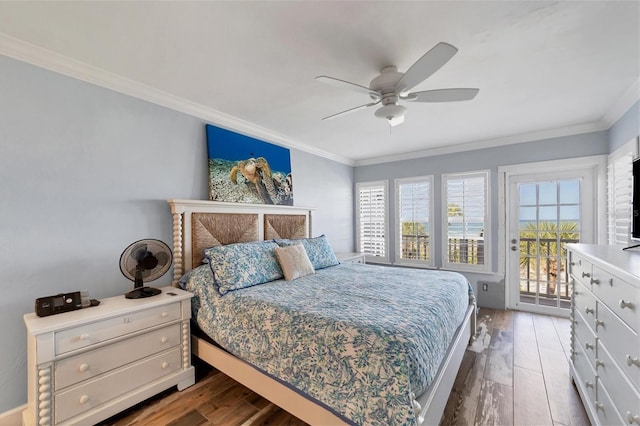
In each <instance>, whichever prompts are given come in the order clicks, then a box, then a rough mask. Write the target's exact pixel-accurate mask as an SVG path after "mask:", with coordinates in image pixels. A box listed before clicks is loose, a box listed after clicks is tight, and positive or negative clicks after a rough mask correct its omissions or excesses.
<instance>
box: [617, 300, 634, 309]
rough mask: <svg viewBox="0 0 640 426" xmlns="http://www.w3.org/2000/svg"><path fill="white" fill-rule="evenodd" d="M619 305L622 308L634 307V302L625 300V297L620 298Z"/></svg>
mask: <svg viewBox="0 0 640 426" xmlns="http://www.w3.org/2000/svg"><path fill="white" fill-rule="evenodd" d="M619 305H620V309H624V308H629V309H633V303H631V302H625V301H624V299H620V303H619Z"/></svg>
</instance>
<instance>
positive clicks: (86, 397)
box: [80, 395, 89, 404]
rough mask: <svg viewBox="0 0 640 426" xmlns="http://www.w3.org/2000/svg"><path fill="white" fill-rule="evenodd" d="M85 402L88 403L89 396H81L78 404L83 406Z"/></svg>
mask: <svg viewBox="0 0 640 426" xmlns="http://www.w3.org/2000/svg"><path fill="white" fill-rule="evenodd" d="M87 401H89V395H82V396H81V397H80V404H85V403H86V402H87Z"/></svg>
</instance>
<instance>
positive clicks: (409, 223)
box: [395, 176, 433, 266]
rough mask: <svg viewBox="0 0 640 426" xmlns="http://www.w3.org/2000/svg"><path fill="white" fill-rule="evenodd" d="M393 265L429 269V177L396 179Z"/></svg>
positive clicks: (430, 228)
mask: <svg viewBox="0 0 640 426" xmlns="http://www.w3.org/2000/svg"><path fill="white" fill-rule="evenodd" d="M395 193H396V197H397V202H396V242H397V248H396V263H397V264H403V263H404V264H413V265H415V264H422V265H425V266H433V256H432V254H431V243H432V226H431V224H432V218H433V176H426V177H417V178H408V179H396V180H395Z"/></svg>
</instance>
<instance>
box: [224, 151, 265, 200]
mask: <svg viewBox="0 0 640 426" xmlns="http://www.w3.org/2000/svg"><path fill="white" fill-rule="evenodd" d="M238 173H240V174H241V175H242V176H244V178H245V179H246V181H247V182H251V183H253V184H254V185H255V186H256V190H257V191H258V194H259V195H260V198H262V200H263V201H264V202H265V203H266V204H274V203H275V202H276V199H277V193H276V190H275V187H274V185H273V180H272V178H271V168H270V167H269V163H268V162H267V160H266V159H265V158H264V157H258V158H249V159H247V160H240V161H238V164H236V165H235V166H233V168H232V169H231V172H230V173H229V179H230V180H231V182H233V183H235V184H237V183H238Z"/></svg>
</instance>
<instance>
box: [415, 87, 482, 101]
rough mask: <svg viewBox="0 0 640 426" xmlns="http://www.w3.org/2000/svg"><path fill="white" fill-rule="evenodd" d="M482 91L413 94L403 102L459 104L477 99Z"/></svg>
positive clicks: (445, 91) (467, 90)
mask: <svg viewBox="0 0 640 426" xmlns="http://www.w3.org/2000/svg"><path fill="white" fill-rule="evenodd" d="M479 91H480V89H437V90H425V91H424V92H415V93H411V94H410V95H409V96H407V97H404V98H402V99H403V100H407V101H413V102H458V101H470V100H471V99H473V98H475V97H476V95H477V94H478V92H479Z"/></svg>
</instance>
